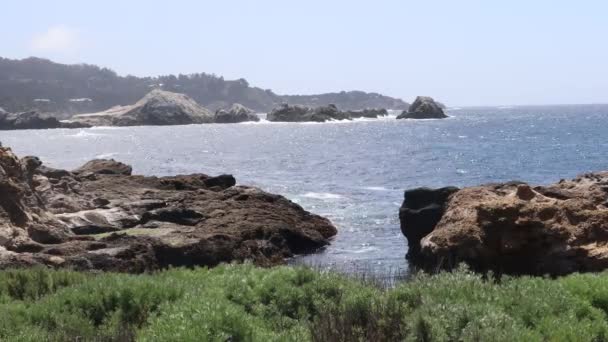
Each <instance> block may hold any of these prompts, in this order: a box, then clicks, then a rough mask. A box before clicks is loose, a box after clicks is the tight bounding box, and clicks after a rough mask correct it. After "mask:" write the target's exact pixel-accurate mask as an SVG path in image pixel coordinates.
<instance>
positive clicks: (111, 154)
mask: <svg viewBox="0 0 608 342" xmlns="http://www.w3.org/2000/svg"><path fill="white" fill-rule="evenodd" d="M117 154H118V153H115V152H110V153H101V154H98V155H96V156H95V159H110V158H112V157H114V156H116V155H117Z"/></svg>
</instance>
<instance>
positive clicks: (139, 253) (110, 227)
mask: <svg viewBox="0 0 608 342" xmlns="http://www.w3.org/2000/svg"><path fill="white" fill-rule="evenodd" d="M131 172H132V170H131V168H130V167H129V166H128V165H125V164H122V163H119V162H116V161H113V160H95V161H92V162H89V163H87V164H85V165H84V166H83V167H81V168H79V169H77V170H74V171H66V170H58V169H53V168H49V167H46V166H44V165H42V162H40V160H39V159H38V158H35V157H25V158H23V159H18V158H17V157H16V156H15V155H14V154H13V153H12V152H11V150H10V149H9V148H4V147H0V269H2V268H8V267H21V266H32V265H46V266H49V267H57V268H59V267H68V268H74V269H78V270H106V271H125V272H143V271H148V270H155V269H159V268H163V267H167V266H214V265H217V264H218V263H220V262H230V261H242V260H252V261H254V262H255V263H257V264H261V265H272V264H277V263H281V262H282V261H283V260H284V258H286V257H290V256H292V255H294V254H299V253H310V252H314V251H316V250H317V249H319V248H321V247H323V246H325V245H327V244H328V239H329V238H330V237H332V236H333V235H335V234H336V229H335V228H334V226H333V225H332V224H331V223H330V222H329V221H328V220H327V219H325V218H322V217H320V216H317V215H313V214H311V213H309V212H307V211H305V210H304V209H302V208H301V207H300V206H299V205H297V204H295V203H292V202H291V201H289V200H287V199H285V198H284V197H282V196H279V195H273V194H269V193H266V192H264V191H262V190H259V189H257V188H253V187H247V186H236V185H235V183H236V181H235V179H234V177H232V176H230V175H222V176H218V177H210V176H207V175H203V174H193V175H179V176H174V177H144V176H133V175H131Z"/></svg>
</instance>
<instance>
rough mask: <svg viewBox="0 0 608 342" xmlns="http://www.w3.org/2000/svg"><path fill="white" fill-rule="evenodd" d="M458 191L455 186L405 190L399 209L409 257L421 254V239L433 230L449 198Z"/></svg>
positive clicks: (413, 257) (414, 257)
mask: <svg viewBox="0 0 608 342" xmlns="http://www.w3.org/2000/svg"><path fill="white" fill-rule="evenodd" d="M456 191H458V188H455V187H446V188H440V189H430V188H418V189H412V190H408V191H406V192H405V195H404V197H405V200H404V201H403V205H402V206H401V208H400V209H399V220H400V221H401V232H402V233H403V235H404V236H405V237H406V238H407V241H408V252H407V258H408V259H416V258H418V257H419V255H420V240H421V239H422V238H423V237H425V236H427V235H428V234H429V233H431V232H432V231H433V229H434V228H435V226H436V225H437V223H438V222H439V220H440V219H441V217H442V216H443V213H444V211H445V206H446V204H447V201H448V198H449V197H450V196H451V195H452V194H453V193H455V192H456Z"/></svg>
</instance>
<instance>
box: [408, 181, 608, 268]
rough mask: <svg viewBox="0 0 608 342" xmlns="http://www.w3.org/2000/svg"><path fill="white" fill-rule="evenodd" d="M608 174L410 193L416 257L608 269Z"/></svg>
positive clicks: (450, 262) (431, 261)
mask: <svg viewBox="0 0 608 342" xmlns="http://www.w3.org/2000/svg"><path fill="white" fill-rule="evenodd" d="M606 184H608V172H600V173H589V174H584V175H581V176H579V177H576V178H574V179H572V180H561V181H560V182H559V183H556V184H552V185H548V186H531V185H528V184H526V183H522V182H509V183H502V184H489V185H482V186H475V187H468V188H463V189H458V188H454V187H449V188H441V189H428V188H420V189H414V190H409V191H406V192H405V201H404V202H403V205H402V207H401V209H400V212H399V217H400V220H401V230H402V232H403V234H404V235H405V237H406V238H407V240H408V246H409V252H408V255H407V257H408V259H409V260H410V261H411V262H412V263H413V264H414V265H417V266H420V267H422V268H425V269H429V270H437V269H438V268H444V269H450V268H452V267H454V266H456V265H457V264H458V263H459V262H466V263H467V264H469V265H470V266H471V267H473V269H475V270H478V271H487V270H492V271H494V272H497V273H507V274H531V275H544V274H550V275H563V274H568V273H573V272H596V271H603V270H605V269H608V207H607V203H608V202H607V200H608V187H607V186H606Z"/></svg>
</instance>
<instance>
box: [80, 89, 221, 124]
mask: <svg viewBox="0 0 608 342" xmlns="http://www.w3.org/2000/svg"><path fill="white" fill-rule="evenodd" d="M213 120H214V116H213V114H212V113H211V112H210V111H208V110H207V109H205V108H204V107H202V106H200V105H199V104H198V103H196V102H195V101H194V100H193V99H191V98H190V97H188V96H187V95H184V94H178V93H172V92H168V91H163V90H159V89H155V90H153V91H151V92H150V93H148V94H147V95H146V96H144V97H143V98H142V99H141V100H139V101H138V102H137V103H135V104H134V105H130V106H118V107H114V108H110V109H108V110H106V111H104V112H101V113H93V114H80V115H75V116H74V117H73V118H72V119H71V120H70V122H78V123H84V124H88V125H91V126H163V125H189V124H203V123H211V122H213Z"/></svg>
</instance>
